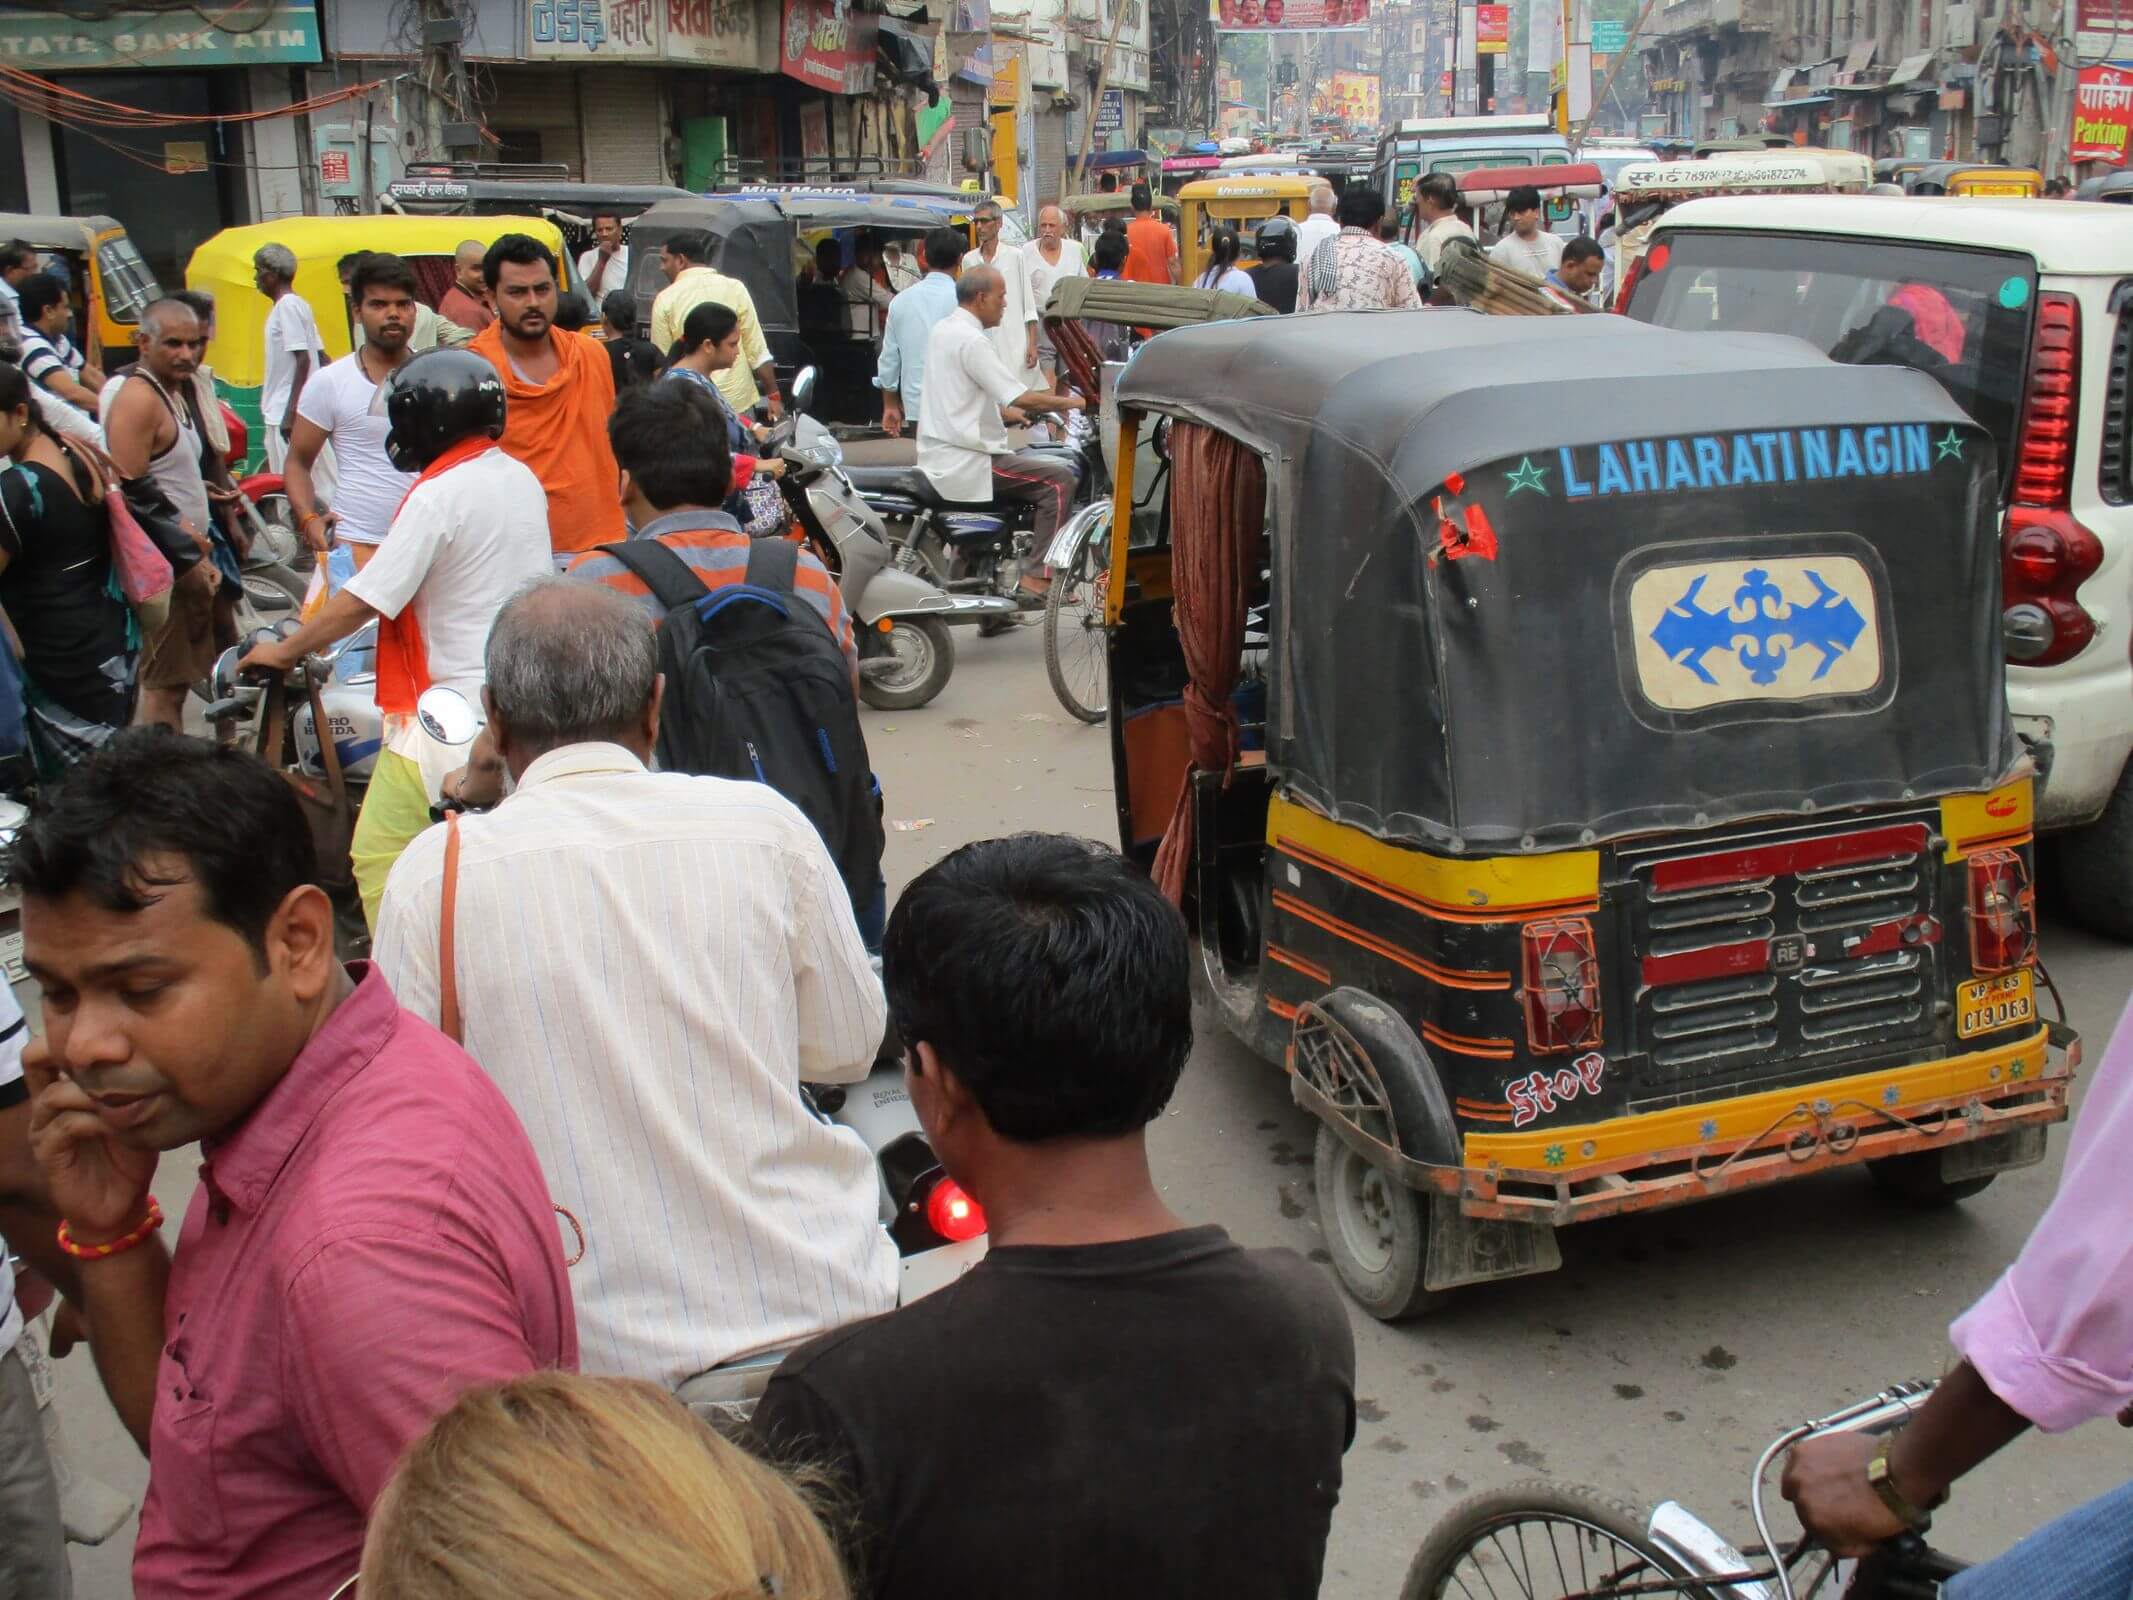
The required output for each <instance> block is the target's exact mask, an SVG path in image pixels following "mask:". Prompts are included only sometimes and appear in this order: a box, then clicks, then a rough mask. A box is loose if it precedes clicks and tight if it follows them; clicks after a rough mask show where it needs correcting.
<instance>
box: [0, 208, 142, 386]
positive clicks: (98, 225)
mask: <svg viewBox="0 0 2133 1600" xmlns="http://www.w3.org/2000/svg"><path fill="white" fill-rule="evenodd" d="M0 239H5V240H8V241H10V242H12V241H14V240H17V239H19V240H21V241H22V242H23V243H24V244H27V245H31V246H34V247H35V248H36V249H37V250H38V251H40V252H41V253H43V254H44V255H45V256H46V257H47V258H50V257H55V256H56V257H60V258H62V259H63V260H64V262H65V266H66V278H67V284H68V287H69V288H70V289H71V291H72V295H71V298H72V300H73V302H74V313H75V324H74V325H75V327H76V328H78V329H79V330H80V331H81V337H82V354H83V355H84V356H85V357H87V359H88V361H89V363H90V364H91V365H92V366H102V367H105V368H106V369H107V370H108V369H109V367H110V365H111V364H112V362H114V361H116V362H119V363H123V362H125V361H128V360H131V359H132V355H133V330H134V326H135V324H137V323H138V322H139V321H140V320H141V312H142V311H143V310H144V309H145V308H146V307H147V306H148V304H149V303H150V302H151V301H154V300H157V299H160V298H161V297H162V294H163V290H162V286H161V285H160V284H158V283H157V282H156V275H155V274H154V273H153V272H152V271H150V270H149V267H148V263H147V262H145V261H143V260H142V259H141V253H140V251H138V250H136V249H135V248H134V245H133V241H132V240H131V239H129V238H128V237H127V236H126V230H125V228H124V226H122V225H121V224H120V223H119V222H117V221H116V220H114V219H113V218H111V217H102V216H86V217H63V216H54V215H51V214H48V213H47V214H39V213H33V212H0ZM107 351H108V352H110V358H109V359H108V360H107V359H105V357H104V353H105V352H107Z"/></svg>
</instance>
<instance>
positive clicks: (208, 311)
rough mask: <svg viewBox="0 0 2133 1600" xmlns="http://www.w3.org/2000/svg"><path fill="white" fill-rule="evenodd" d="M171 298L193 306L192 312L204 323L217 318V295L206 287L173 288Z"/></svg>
mask: <svg viewBox="0 0 2133 1600" xmlns="http://www.w3.org/2000/svg"><path fill="white" fill-rule="evenodd" d="M170 297H171V299H173V300H175V301H177V302H178V303H179V304H181V305H186V306H190V307H192V313H193V315H194V316H196V317H198V318H199V319H200V321H201V322H202V323H203V324H206V323H209V322H212V321H214V320H215V297H214V296H213V295H211V294H209V293H208V292H207V291H206V290H205V289H173V290H171V292H170Z"/></svg>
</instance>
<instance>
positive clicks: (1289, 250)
mask: <svg viewBox="0 0 2133 1600" xmlns="http://www.w3.org/2000/svg"><path fill="white" fill-rule="evenodd" d="M1270 247H1271V248H1270ZM1252 249H1253V251H1254V253H1255V254H1257V255H1258V257H1259V259H1260V260H1261V261H1274V260H1281V261H1294V260H1295V259H1296V224H1295V223H1293V222H1291V221H1290V220H1289V219H1288V218H1287V217H1268V218H1267V219H1266V221H1264V222H1262V223H1260V224H1259V226H1258V228H1257V229H1255V230H1254V231H1253V233H1252Z"/></svg>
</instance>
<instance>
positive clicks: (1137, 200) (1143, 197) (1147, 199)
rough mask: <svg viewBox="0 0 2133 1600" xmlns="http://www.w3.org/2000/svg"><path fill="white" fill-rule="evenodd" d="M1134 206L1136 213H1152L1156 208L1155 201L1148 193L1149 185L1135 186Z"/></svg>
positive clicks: (1139, 184)
mask: <svg viewBox="0 0 2133 1600" xmlns="http://www.w3.org/2000/svg"><path fill="white" fill-rule="evenodd" d="M1132 206H1133V209H1134V210H1136V211H1152V210H1153V209H1154V208H1155V200H1154V198H1153V197H1152V196H1151V195H1150V194H1149V193H1148V185H1146V184H1145V183H1136V184H1135V185H1134V186H1133V199H1132Z"/></svg>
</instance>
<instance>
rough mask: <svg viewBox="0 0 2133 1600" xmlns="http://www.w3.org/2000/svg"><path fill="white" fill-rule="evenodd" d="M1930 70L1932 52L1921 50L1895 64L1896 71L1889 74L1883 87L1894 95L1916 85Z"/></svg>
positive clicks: (1931, 68)
mask: <svg viewBox="0 0 2133 1600" xmlns="http://www.w3.org/2000/svg"><path fill="white" fill-rule="evenodd" d="M1932 70H1933V52H1932V51H1930V50H1921V51H1919V52H1918V54H1917V55H1915V56H1905V57H1904V58H1903V59H1902V60H1901V61H1899V62H1897V63H1896V70H1895V71H1894V72H1892V73H1890V74H1889V81H1888V83H1887V84H1886V85H1885V86H1884V87H1886V88H1887V89H1888V90H1889V92H1890V93H1892V94H1893V93H1896V92H1898V91H1900V90H1902V89H1904V88H1905V87H1907V86H1908V85H1910V84H1913V83H1916V82H1917V81H1918V80H1919V79H1920V78H1923V77H1926V76H1927V75H1928V74H1930V73H1931V72H1932Z"/></svg>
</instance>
